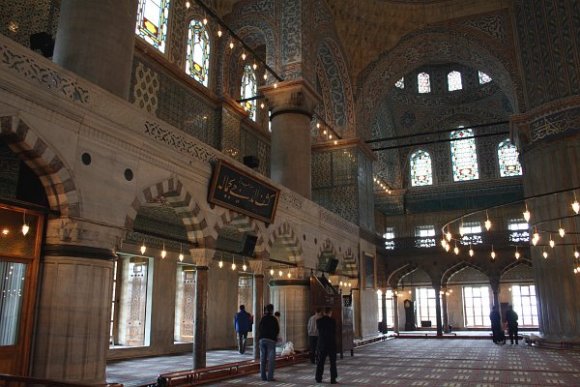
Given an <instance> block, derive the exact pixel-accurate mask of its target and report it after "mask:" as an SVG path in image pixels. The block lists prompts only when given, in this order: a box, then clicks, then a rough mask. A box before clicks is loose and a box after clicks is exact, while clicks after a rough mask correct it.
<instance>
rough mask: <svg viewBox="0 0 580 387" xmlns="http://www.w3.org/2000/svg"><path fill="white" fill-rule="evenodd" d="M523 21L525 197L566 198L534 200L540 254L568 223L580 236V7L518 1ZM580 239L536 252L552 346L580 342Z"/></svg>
mask: <svg viewBox="0 0 580 387" xmlns="http://www.w3.org/2000/svg"><path fill="white" fill-rule="evenodd" d="M515 13H516V18H515V20H517V32H518V36H519V46H518V47H519V48H520V52H519V54H520V57H521V60H520V63H521V64H522V70H523V81H524V85H523V90H524V92H525V96H524V97H525V103H526V105H527V106H526V107H525V109H521V110H522V111H524V110H525V112H524V113H523V114H520V115H517V116H514V117H512V127H511V133H512V137H514V138H515V140H516V144H517V146H518V150H519V151H520V158H521V161H522V164H523V169H524V175H523V181H524V193H525V196H526V197H533V196H536V195H541V194H546V193H550V192H555V191H562V192H561V193H559V194H554V195H548V196H543V197H538V198H532V199H529V200H527V206H528V209H529V210H530V212H531V214H532V216H531V219H530V226H531V227H537V228H538V230H539V231H540V234H541V238H542V239H541V240H540V243H539V244H538V246H540V245H542V246H545V245H546V240H547V239H548V238H549V235H548V232H547V231H550V230H552V231H553V230H557V229H558V228H559V221H560V220H561V221H562V224H563V227H564V228H565V229H566V230H570V231H575V232H578V231H579V230H580V219H579V217H578V216H576V215H575V214H574V212H572V209H571V208H570V203H571V202H572V201H573V192H572V191H571V188H574V187H579V186H580V162H579V160H580V129H579V128H580V77H578V74H579V73H580V62H579V61H578V60H571V58H578V57H579V56H580V45H579V44H578V35H579V34H580V27H579V24H578V3H577V1H576V0H558V1H526V0H518V1H516V3H515ZM555 20H557V22H554V21H555ZM522 104H523V103H522ZM526 109H527V110H526ZM579 192H580V191H579V190H576V194H577V196H578V193H579ZM576 238H577V236H576V235H572V234H567V235H566V236H565V237H564V238H563V239H562V240H561V241H560V240H556V243H557V245H556V247H555V248H554V249H548V250H549V253H550V256H549V257H548V258H547V259H545V258H544V257H543V256H542V251H543V248H544V247H531V256H532V263H533V267H534V275H535V285H536V296H537V298H538V303H537V304H538V319H539V324H540V327H539V329H540V335H541V336H542V339H543V340H545V341H547V342H555V343H561V342H573V343H579V342H580V303H579V302H578V294H580V279H579V278H578V275H574V273H573V266H572V265H573V259H574V258H573V252H574V244H577V243H578V240H577V239H576ZM558 242H560V243H558Z"/></svg>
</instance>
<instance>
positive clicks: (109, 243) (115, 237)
mask: <svg viewBox="0 0 580 387" xmlns="http://www.w3.org/2000/svg"><path fill="white" fill-rule="evenodd" d="M125 233H126V230H125V229H124V228H123V227H118V226H115V225H109V224H104V223H101V222H98V221H93V220H90V219H81V218H72V217H61V218H53V219H49V220H48V222H47V226H46V244H47V245H53V246H65V245H68V246H71V248H74V246H81V247H84V248H93V249H96V250H109V251H116V249H117V248H118V247H119V245H120V242H121V241H122V240H123V239H124V237H125Z"/></svg>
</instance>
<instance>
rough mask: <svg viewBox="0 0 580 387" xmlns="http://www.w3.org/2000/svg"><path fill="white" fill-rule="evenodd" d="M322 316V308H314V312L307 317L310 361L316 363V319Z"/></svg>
mask: <svg viewBox="0 0 580 387" xmlns="http://www.w3.org/2000/svg"><path fill="white" fill-rule="evenodd" d="M320 317H322V308H316V312H315V313H314V314H313V315H312V316H310V318H309V319H308V344H309V346H310V362H311V363H312V364H315V363H316V344H317V343H318V329H317V328H316V321H318V319H319V318H320Z"/></svg>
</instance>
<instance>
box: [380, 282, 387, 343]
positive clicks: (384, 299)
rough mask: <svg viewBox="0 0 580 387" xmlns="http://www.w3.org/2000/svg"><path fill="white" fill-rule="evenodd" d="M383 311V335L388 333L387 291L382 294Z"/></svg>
mask: <svg viewBox="0 0 580 387" xmlns="http://www.w3.org/2000/svg"><path fill="white" fill-rule="evenodd" d="M381 311H382V313H381V314H382V316H381V318H382V319H383V331H382V332H381V333H387V289H385V290H384V291H383V292H382V293H381Z"/></svg>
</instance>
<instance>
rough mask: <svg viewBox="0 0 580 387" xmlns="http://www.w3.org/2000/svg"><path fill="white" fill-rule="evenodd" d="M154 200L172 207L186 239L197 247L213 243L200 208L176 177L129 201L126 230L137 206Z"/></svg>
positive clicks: (129, 226) (134, 215)
mask: <svg viewBox="0 0 580 387" xmlns="http://www.w3.org/2000/svg"><path fill="white" fill-rule="evenodd" d="M155 201H159V202H163V203H167V204H168V205H169V206H170V207H172V208H173V209H174V211H175V213H176V214H177V215H178V217H179V218H180V219H181V221H182V222H183V225H184V226H185V230H186V233H187V239H188V240H190V241H192V242H196V243H197V244H198V245H199V247H210V246H212V245H213V242H214V241H213V238H212V237H211V236H209V228H208V225H207V221H206V219H205V217H204V216H203V214H202V211H201V208H200V207H199V205H198V204H197V203H196V202H195V200H194V199H193V197H192V196H191V194H190V193H189V192H187V190H186V189H185V188H184V186H183V184H182V183H181V181H179V179H177V178H176V177H172V178H169V179H167V180H164V181H162V182H159V183H157V184H155V185H152V186H149V187H147V188H145V189H144V190H143V191H141V193H139V195H138V196H137V197H136V198H135V199H134V200H133V203H131V207H130V209H129V211H128V213H127V215H126V216H125V228H126V229H127V230H131V229H133V224H134V222H135V218H136V217H137V212H138V210H139V207H141V206H142V205H143V204H145V203H151V202H155Z"/></svg>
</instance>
